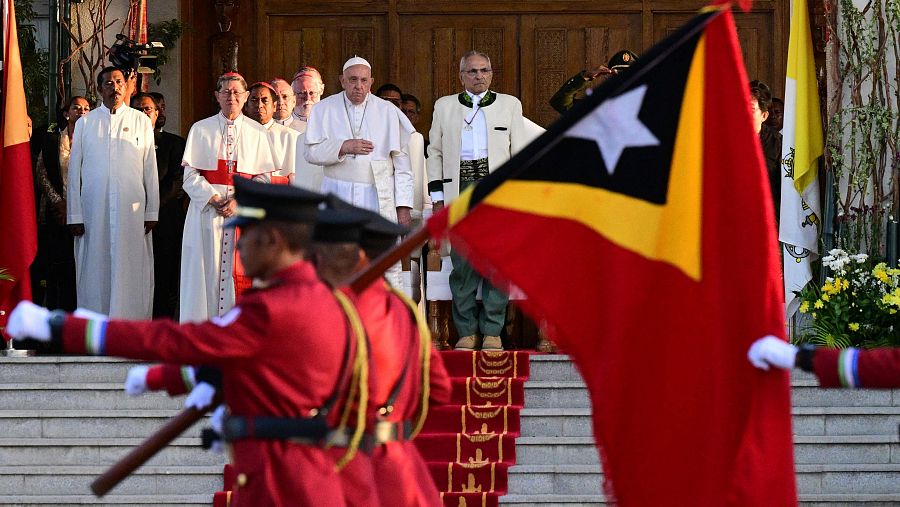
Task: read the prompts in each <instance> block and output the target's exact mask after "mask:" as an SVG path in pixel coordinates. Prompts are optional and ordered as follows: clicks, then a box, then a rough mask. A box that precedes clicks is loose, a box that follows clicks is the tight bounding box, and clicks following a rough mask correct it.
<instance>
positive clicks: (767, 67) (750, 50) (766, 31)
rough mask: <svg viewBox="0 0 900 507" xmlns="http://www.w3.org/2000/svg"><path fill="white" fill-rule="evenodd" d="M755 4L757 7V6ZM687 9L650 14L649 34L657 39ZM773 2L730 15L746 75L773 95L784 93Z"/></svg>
mask: <svg viewBox="0 0 900 507" xmlns="http://www.w3.org/2000/svg"><path fill="white" fill-rule="evenodd" d="M757 8H759V9H758V10H757ZM691 16H692V14H690V13H660V14H655V15H654V16H653V37H654V40H657V41H658V40H660V39H662V38H663V37H665V36H666V35H669V34H670V33H671V32H673V31H675V30H677V29H678V28H679V27H680V26H682V25H683V24H684V23H686V22H687V21H688V20H689V19H690V18H691ZM777 18H778V17H777V16H775V12H774V4H772V3H771V2H756V3H754V11H753V12H748V13H743V12H737V13H735V15H734V22H735V25H736V26H737V32H738V41H739V42H740V44H741V52H742V53H743V57H744V66H745V68H746V70H747V79H748V83H749V80H752V79H759V80H760V81H762V82H764V83H766V84H767V85H769V87H771V88H772V93H773V95H774V96H775V97H784V68H785V58H784V55H782V54H781V53H780V51H777V48H780V47H781V37H782V35H781V28H780V27H778V26H776V24H775V20H776V19H777Z"/></svg>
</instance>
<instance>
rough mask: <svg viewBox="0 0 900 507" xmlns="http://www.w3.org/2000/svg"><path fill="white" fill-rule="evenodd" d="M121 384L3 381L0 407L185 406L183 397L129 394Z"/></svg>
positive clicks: (7, 408)
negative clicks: (133, 395) (11, 382)
mask: <svg viewBox="0 0 900 507" xmlns="http://www.w3.org/2000/svg"><path fill="white" fill-rule="evenodd" d="M0 378H2V376H0ZM123 378H124V377H123ZM122 386H123V384H122V383H117V384H113V383H71V384H53V383H45V382H30V383H13V384H9V383H4V384H0V410H40V409H45V408H46V407H53V408H55V409H59V410H76V409H83V410H104V409H105V410H109V409H111V408H115V409H132V410H136V409H156V410H161V409H168V410H180V409H182V408H183V407H184V400H183V399H180V398H170V397H169V395H167V394H165V393H163V392H154V393H146V394H144V395H142V396H135V397H132V396H128V395H127V394H125V391H124V390H123V387H122Z"/></svg>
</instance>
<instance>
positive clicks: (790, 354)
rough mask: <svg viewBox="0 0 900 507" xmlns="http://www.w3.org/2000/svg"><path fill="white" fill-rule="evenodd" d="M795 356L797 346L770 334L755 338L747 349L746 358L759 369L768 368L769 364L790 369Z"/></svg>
mask: <svg viewBox="0 0 900 507" xmlns="http://www.w3.org/2000/svg"><path fill="white" fill-rule="evenodd" d="M796 358H797V347H795V346H793V345H791V344H790V343H788V342H786V341H784V340H782V339H781V338H777V337H775V336H772V335H768V336H764V337H762V338H760V339H759V340H756V341H755V342H753V345H751V346H750V350H749V351H747V359H749V360H750V362H751V363H753V366H756V367H757V368H759V369H761V370H768V369H769V366H775V367H776V368H781V369H783V370H790V369H791V368H793V367H794V362H795V360H796Z"/></svg>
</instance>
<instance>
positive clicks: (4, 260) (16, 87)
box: [0, 0, 37, 326]
mask: <svg viewBox="0 0 900 507" xmlns="http://www.w3.org/2000/svg"><path fill="white" fill-rule="evenodd" d="M2 1H3V48H4V54H3V81H2V86H3V87H2V90H0V101H2V107H0V111H2V112H3V114H2V117H0V138H2V140H3V142H2V148H0V149H2V151H0V268H3V269H6V270H7V271H8V274H9V275H11V276H12V277H13V278H15V281H14V282H8V281H0V311H4V312H5V315H2V316H0V326H2V325H5V324H6V319H7V318H8V317H9V312H10V311H11V310H12V308H13V307H14V306H15V305H16V303H18V302H19V301H21V300H23V299H31V281H30V277H29V273H28V268H29V266H31V262H32V261H33V260H34V256H35V254H36V253H37V219H36V218H35V213H34V183H33V177H32V174H31V151H30V149H29V144H28V127H27V119H28V114H27V113H26V108H25V86H24V83H23V81H22V62H21V60H20V58H19V40H18V38H17V35H16V14H15V13H16V9H15V6H14V5H13V2H12V0H2Z"/></svg>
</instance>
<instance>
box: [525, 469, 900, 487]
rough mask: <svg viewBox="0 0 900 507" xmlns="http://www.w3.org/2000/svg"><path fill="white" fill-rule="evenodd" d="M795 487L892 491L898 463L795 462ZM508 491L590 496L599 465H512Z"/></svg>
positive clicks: (899, 474) (598, 480) (899, 478)
mask: <svg viewBox="0 0 900 507" xmlns="http://www.w3.org/2000/svg"><path fill="white" fill-rule="evenodd" d="M796 472H797V489H798V490H799V491H800V493H801V494H804V493H807V492H809V493H835V494H849V493H879V494H890V493H895V492H896V490H897V485H898V484H900V464H875V465H873V464H853V465H831V464H825V465H798V466H797V470H796ZM508 474H509V475H508V477H509V490H510V491H528V492H530V493H531V494H540V495H543V494H546V495H591V494H595V493H597V492H598V491H602V483H603V473H602V471H601V470H600V467H599V465H562V464H560V465H516V466H512V467H510V468H509V472H508Z"/></svg>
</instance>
